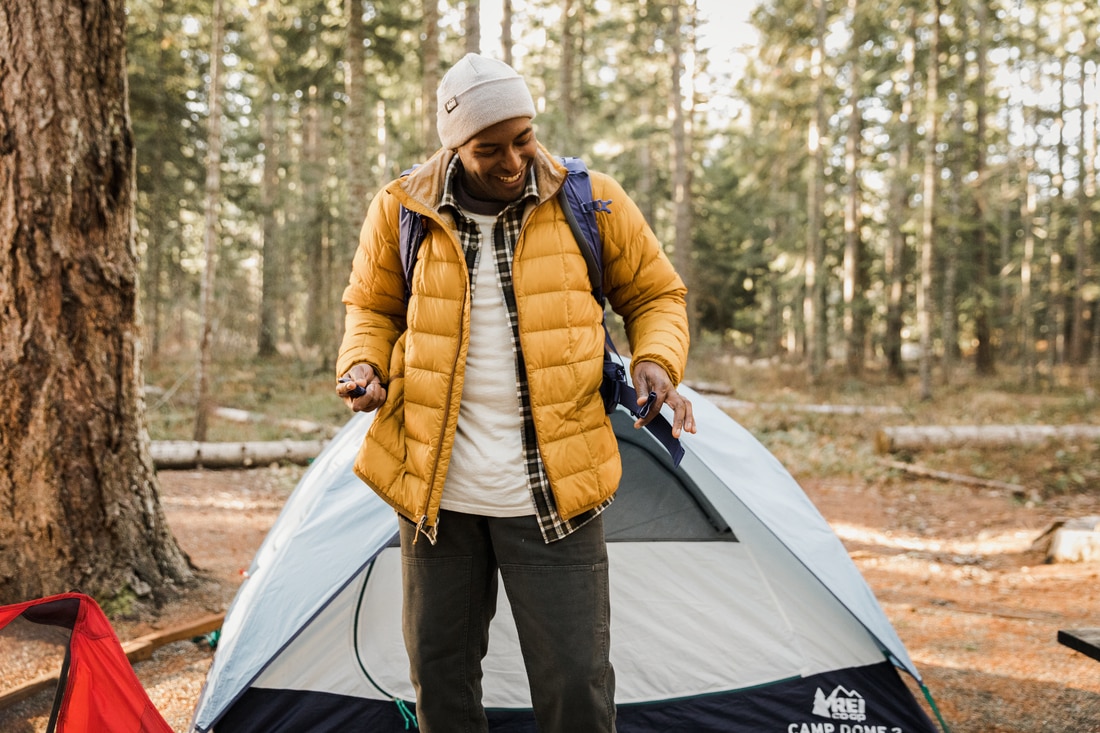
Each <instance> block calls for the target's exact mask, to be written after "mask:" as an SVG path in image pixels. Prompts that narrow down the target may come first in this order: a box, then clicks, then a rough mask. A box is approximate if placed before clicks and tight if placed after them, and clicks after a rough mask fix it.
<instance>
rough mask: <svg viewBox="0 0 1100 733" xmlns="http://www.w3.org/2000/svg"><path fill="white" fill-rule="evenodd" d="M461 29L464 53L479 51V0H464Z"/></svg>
mask: <svg viewBox="0 0 1100 733" xmlns="http://www.w3.org/2000/svg"><path fill="white" fill-rule="evenodd" d="M463 31H464V32H463V36H464V40H465V42H466V53H481V0H466V19H465V21H464V23H463Z"/></svg>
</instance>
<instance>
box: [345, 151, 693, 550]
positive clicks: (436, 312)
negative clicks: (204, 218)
mask: <svg viewBox="0 0 1100 733" xmlns="http://www.w3.org/2000/svg"><path fill="white" fill-rule="evenodd" d="M453 155H454V153H453V152H452V151H448V150H441V151H439V152H438V153H436V154H435V155H434V156H433V157H432V158H431V159H430V160H429V161H428V162H426V163H425V164H424V165H422V166H420V167H418V168H417V169H416V170H415V171H413V173H412V174H410V175H409V176H406V177H405V178H402V179H399V180H397V181H394V182H392V183H390V184H389V185H388V186H387V187H386V188H385V189H384V190H383V191H382V192H380V193H379V195H378V196H376V197H375V199H374V201H373V202H372V203H371V206H370V210H369V212H368V214H367V219H366V221H365V223H364V225H363V230H362V233H361V235H360V240H359V249H358V251H357V252H356V255H355V259H354V263H353V265H352V273H351V278H350V282H349V284H348V287H347V289H346V290H345V291H344V303H345V305H346V306H347V317H346V323H345V332H344V339H343V343H342V345H341V347H340V355H339V358H338V361H337V364H336V371H337V375H343V374H345V373H346V372H347V371H348V369H350V368H351V367H352V366H353V365H355V364H358V363H367V364H370V365H371V366H372V367H373V368H374V370H375V372H376V373H377V374H378V375H379V378H380V379H381V381H382V383H383V384H385V385H386V386H387V389H388V393H387V397H386V402H385V404H383V405H382V407H381V408H380V409H379V410H378V414H377V415H376V416H375V420H374V422H373V424H372V425H371V428H370V430H369V432H368V433H367V436H366V439H365V440H364V442H363V445H362V447H361V449H360V451H359V455H358V457H357V459H356V462H355V471H356V473H357V474H358V475H359V477H360V478H362V479H363V481H365V482H366V483H367V484H368V485H369V486H370V487H371V488H372V489H374V490H375V491H376V492H377V493H378V494H379V495H380V496H381V497H382V498H383V499H385V500H386V501H387V502H389V503H390V504H391V505H392V506H393V507H394V508H395V509H396V510H397V511H398V512H400V513H401V514H402V515H404V516H405V517H406V518H408V519H410V520H412V521H413V522H416V523H418V524H420V525H421V527H422V528H423V529H424V530H425V531H426V532H428V534H429V536H434V528H435V526H436V519H437V517H438V513H439V501H440V496H441V494H442V491H443V484H444V479H445V478H446V475H447V466H448V463H449V460H450V455H451V446H452V445H453V443H454V438H455V427H456V425H457V423H458V406H459V400H460V398H461V395H462V384H463V378H464V375H465V361H466V352H467V348H468V343H469V326H470V284H469V283H470V280H469V276H468V273H467V269H466V264H465V260H464V258H463V253H462V247H461V244H460V243H459V241H458V238H457V235H456V234H455V233H454V231H453V227H452V224H453V217H452V216H451V214H450V212H449V210H448V211H446V212H444V213H440V212H438V211H437V210H436V207H437V206H438V202H439V199H440V196H441V195H442V190H443V183H444V177H445V175H446V171H447V167H448V164H449V163H450V161H451V157H452V156H453ZM534 165H535V169H536V180H537V181H538V187H539V201H538V203H537V204H534V205H529V206H528V207H527V210H526V211H525V212H524V220H523V228H522V231H521V233H520V235H519V239H518V240H517V242H516V247H515V254H514V260H513V271H512V274H513V281H514V288H515V295H516V304H517V309H518V314H519V330H520V343H521V347H522V349H523V356H524V360H525V363H526V367H527V377H528V382H529V386H530V395H531V407H532V414H533V416H534V422H535V430H536V433H537V436H538V444H539V448H540V453H541V455H542V459H543V463H544V465H545V467H546V472H547V475H548V477H549V479H550V484H551V487H552V489H553V493H554V498H555V500H556V502H557V509H558V513H559V514H560V515H561V516H562V517H563V518H565V519H569V518H571V517H575V516H577V515H579V514H581V513H583V512H585V511H586V510H588V509H591V508H593V507H595V506H597V505H598V504H600V503H601V502H603V501H604V500H605V499H607V498H608V497H609V496H611V495H612V494H613V493H614V492H615V489H616V488H617V487H618V484H619V479H620V477H621V474H622V466H621V464H620V461H619V454H618V446H617V442H616V439H615V435H614V433H613V431H612V428H611V423H610V420H609V419H608V417H607V415H606V414H604V410H603V403H602V401H601V399H600V395H599V385H600V380H601V378H602V374H603V371H602V365H603V343H604V332H603V327H602V325H601V322H602V321H601V319H602V313H601V311H600V308H599V306H598V305H597V303H596V301H595V299H594V298H593V297H592V291H591V289H590V284H589V280H588V274H587V269H586V267H585V261H584V257H583V255H582V254H581V251H580V249H579V248H578V244H577V242H576V240H575V239H574V238H573V235H572V233H571V231H570V229H569V225H568V223H567V222H566V219H565V216H564V214H563V212H562V210H561V208H560V206H559V205H558V203H557V199H556V194H557V191H558V189H559V188H560V187H561V185H562V183H563V181H564V179H565V175H566V172H565V169H564V168H563V167H562V166H561V165H560V164H559V163H558V162H557V161H556V160H554V159H553V158H551V157H550V156H549V155H548V154H547V153H546V151H545V150H543V149H541V148H540V150H539V155H538V157H537V158H536V160H535V163H534ZM591 179H592V188H593V193H594V196H595V198H597V199H604V200H611V202H612V204H611V206H610V208H611V212H612V213H610V214H602V213H601V214H597V220H598V222H599V226H600V233H601V235H602V237H603V243H604V257H603V263H604V275H603V279H604V292H605V294H606V295H607V298H608V301H609V302H610V303H611V306H612V308H613V309H614V310H615V312H616V313H618V314H620V315H621V316H622V317H623V320H624V323H625V325H626V331H627V336H628V338H629V339H630V344H631V351H632V358H633V359H634V360H635V361H652V362H656V363H657V364H660V365H661V366H662V367H664V369H665V370H666V371H667V372H668V374H669V376H670V378H671V379H672V381H673V383H674V384H679V382H680V380H681V379H682V377H683V370H684V367H685V363H686V360H687V350H688V325H687V317H686V309H685V304H684V296H685V294H686V288H685V287H684V284H683V282H682V281H681V280H680V278H679V276H678V275H677V274H676V272H675V271H674V270H673V268H672V265H671V263H670V262H669V261H668V259H667V258H666V257H665V255H664V253H663V252H662V251H661V248H660V245H659V243H658V242H657V240H656V238H655V236H654V235H653V233H652V231H651V230H650V228H649V226H648V225H647V224H646V222H645V220H644V218H643V216H642V214H641V212H640V211H639V210H638V208H637V206H636V205H635V204H634V202H633V201H631V200H630V198H629V197H628V196H627V195H626V193H625V192H624V191H623V190H622V188H621V187H620V186H619V185H618V184H617V183H616V182H615V181H613V180H612V179H611V178H609V177H607V176H605V175H601V174H599V173H595V172H593V173H591ZM401 205H404V206H405V207H407V208H408V209H410V210H413V211H416V212H419V213H420V214H423V215H424V216H425V217H427V221H426V225H427V235H426V237H425V239H424V241H423V243H422V244H421V246H420V250H419V254H418V259H417V263H416V268H415V270H414V273H413V287H412V297H411V298H410V300H409V302H408V307H407V309H406V305H405V303H404V297H403V294H404V282H405V281H404V277H403V275H402V273H401V261H400V253H399V249H398V217H399V209H400V206H401ZM500 347H501V348H502V349H507V348H510V346H509V344H501V345H500Z"/></svg>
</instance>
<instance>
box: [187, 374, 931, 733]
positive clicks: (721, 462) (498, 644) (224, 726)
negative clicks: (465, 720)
mask: <svg viewBox="0 0 1100 733" xmlns="http://www.w3.org/2000/svg"><path fill="white" fill-rule="evenodd" d="M681 391H682V392H683V393H684V394H685V395H686V396H687V397H688V398H689V399H691V400H692V405H693V408H694V412H695V417H696V420H697V422H698V424H699V426H700V432H699V434H698V435H685V436H684V437H683V445H684V448H685V451H686V454H685V456H684V458H683V460H682V462H681V463H680V466H679V467H674V466H673V464H672V461H671V460H669V457H668V454H667V453H666V452H665V451H664V448H662V447H661V446H660V444H659V443H657V441H656V440H655V439H653V438H652V437H651V436H650V435H649V433H648V432H647V431H638V430H634V428H633V426H632V420H631V418H630V417H629V415H627V414H626V412H625V411H622V410H621V409H620V411H619V412H616V413H614V414H613V415H612V422H613V424H614V426H615V431H616V434H617V435H618V437H619V442H620V451H621V454H622V462H623V480H622V483H621V485H620V489H619V492H618V495H617V498H616V501H615V502H614V504H612V506H611V507H610V508H609V509H608V510H607V512H606V513H605V531H606V534H607V540H608V554H609V562H610V581H611V603H612V627H611V629H612V649H611V657H612V662H613V664H614V666H615V673H616V703H617V705H618V720H617V726H618V730H619V731H620V732H621V733H632V732H635V731H638V732H641V731H658V730H661V731H665V730H691V731H715V732H717V731H722V732H723V733H728V732H729V731H760V730H781V731H790V732H793V733H804V732H809V731H832V733H871V732H874V733H878V732H879V731H889V732H890V733H898V732H900V733H933V732H934V731H935V726H934V725H933V723H932V722H931V720H930V719H929V718H928V716H927V715H926V714H925V712H924V709H923V708H922V707H921V705H920V704H919V703H918V702H917V700H916V698H914V697H913V695H912V694H911V693H910V691H909V688H908V687H907V686H906V685H905V683H904V682H903V680H902V678H901V676H900V675H899V670H900V671H901V672H903V673H907V674H909V675H911V676H912V677H913V678H914V679H915V680H916V681H917V682H918V683H919V682H920V680H921V678H920V674H919V672H918V670H917V669H916V667H915V666H914V665H913V662H912V660H911V659H910V658H909V655H908V652H907V651H906V649H905V647H904V645H903V644H902V642H901V640H900V639H899V638H898V636H897V634H896V632H895V631H894V629H893V627H892V625H891V624H890V622H889V620H888V619H887V618H886V616H885V614H884V613H883V611H882V609H881V607H880V606H879V604H878V602H877V601H876V600H875V597H874V595H873V593H872V592H871V590H870V588H869V587H868V586H867V584H866V582H865V581H864V579H863V577H862V576H861V575H860V573H859V571H858V569H857V568H856V567H855V565H854V564H853V563H852V561H851V560H850V558H849V556H848V554H847V551H846V550H845V549H844V546H843V545H842V544H841V542H840V540H839V539H838V538H837V537H836V535H835V534H834V533H833V531H832V530H831V528H830V527H829V525H828V524H827V523H826V521H825V520H824V518H823V517H822V516H821V515H820V513H819V512H818V511H817V510H816V508H815V507H814V506H813V504H812V503H811V502H810V501H809V499H808V498H807V497H806V496H805V494H804V493H803V492H802V490H801V488H800V487H799V486H798V485H797V483H796V482H795V481H794V479H793V478H792V477H791V476H790V474H789V473H788V472H787V471H786V470H785V469H784V468H783V467H782V465H781V464H780V463H779V462H778V461H777V460H776V459H775V457H774V456H772V455H771V454H770V453H769V452H768V451H767V449H765V448H764V447H763V446H762V445H761V444H760V443H759V442H758V441H756V440H755V439H754V438H753V437H752V436H751V435H750V434H749V433H748V432H747V431H746V430H744V428H742V427H741V426H740V425H738V424H737V423H736V422H735V421H734V420H732V419H731V418H730V417H729V416H728V415H726V414H725V413H724V412H722V411H721V410H720V409H718V408H717V407H716V406H715V405H714V404H712V403H710V402H708V401H707V400H706V399H705V397H703V396H702V395H699V394H698V393H695V392H693V391H692V390H690V389H689V388H687V387H682V388H681ZM370 421H371V415H366V414H360V415H356V416H355V417H354V418H353V419H352V420H351V421H350V422H349V423H348V424H347V426H345V428H343V429H342V431H341V432H340V433H339V434H338V435H337V436H336V437H335V438H334V439H333V440H332V441H331V442H330V444H329V445H328V446H326V448H325V450H324V451H323V452H322V454H321V455H320V456H319V457H318V459H317V460H316V461H315V462H314V464H313V465H312V466H311V467H310V469H309V470H308V471H307V472H306V474H305V475H304V476H303V477H302V479H301V481H300V483H299V485H298V487H297V488H296V489H295V491H294V493H293V494H292V495H291V497H290V498H289V499H288V501H287V504H286V506H285V507H284V509H283V511H282V513H281V515H280V516H279V518H278V520H277V521H276V523H275V525H274V526H273V527H272V529H271V531H270V533H269V534H268V536H267V538H266V539H265V541H264V543H263V545H262V546H261V548H260V550H259V551H258V553H257V555H256V557H255V559H254V561H253V563H252V567H251V569H250V571H249V579H248V580H247V581H245V583H244V585H243V586H242V587H241V589H240V591H239V592H238V595H237V597H236V599H235V600H234V602H233V605H232V607H231V608H230V610H229V613H228V614H227V616H226V620H225V624H224V626H223V629H222V636H221V639H220V642H219V648H218V650H217V653H216V654H215V658H214V662H213V665H212V666H211V669H210V672H209V674H208V677H207V681H206V684H205V686H204V689H203V693H202V695H201V698H200V701H199V704H198V706H197V707H196V710H195V714H194V718H193V721H192V730H193V731H197V732H199V733H206V732H207V731H211V730H213V731H216V732H217V733H251V732H253V731H256V732H258V731H265V733H279V732H283V733H289V732H291V731H306V730H308V731H321V732H323V731H330V730H331V731H336V730H345V729H347V727H348V726H352V725H354V729H355V730H367V731H403V730H406V729H407V726H411V725H412V723H413V721H414V715H415V699H414V692H413V689H412V686H411V684H410V682H409V680H408V660H407V657H406V654H405V649H404V644H403V641H402V637H401V616H400V614H401V608H400V606H401V590H400V550H399V548H398V547H397V544H396V533H397V521H398V520H397V519H396V517H395V515H394V513H393V511H392V509H390V508H389V507H388V506H387V505H386V504H385V503H384V502H382V501H381V500H380V499H378V498H377V497H376V496H375V495H374V494H373V492H371V491H370V490H369V489H368V488H367V487H366V486H365V485H363V483H362V482H361V481H360V480H359V479H358V478H357V477H356V476H355V475H354V473H353V472H352V462H353V460H354V458H355V454H356V451H357V449H358V446H359V443H360V442H361V440H362V437H363V435H364V434H365V432H366V430H367V428H368V427H369V424H370ZM484 670H485V679H484V702H485V705H486V708H487V711H488V714H489V720H490V727H491V729H492V730H500V731H503V730H507V731H534V730H535V726H534V718H533V715H532V713H531V711H530V698H529V694H528V690H527V680H526V674H525V672H524V668H523V663H522V660H521V658H520V654H519V644H518V641H517V639H516V636H515V627H514V624H513V622H512V620H511V614H510V611H509V609H508V605H507V601H506V599H505V598H504V594H501V599H500V604H499V607H498V611H497V615H496V617H495V618H494V620H493V624H492V628H491V630H490V643H489V652H488V655H487V657H486V659H485V662H484ZM922 687H923V685H922Z"/></svg>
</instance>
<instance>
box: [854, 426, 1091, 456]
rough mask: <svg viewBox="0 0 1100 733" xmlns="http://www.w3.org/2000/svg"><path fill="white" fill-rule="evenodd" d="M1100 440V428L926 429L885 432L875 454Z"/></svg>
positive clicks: (880, 434)
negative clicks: (967, 446)
mask: <svg viewBox="0 0 1100 733" xmlns="http://www.w3.org/2000/svg"><path fill="white" fill-rule="evenodd" d="M1051 440H1056V441H1079V440H1086V441H1087V440H1100V425H926V426H913V425H907V426H897V427H888V428H883V429H881V430H879V431H878V434H877V435H876V436H875V452H877V453H893V452H895V451H899V450H921V449H926V448H939V447H944V446H957V445H963V444H966V445H973V446H986V447H994V446H1025V445H1042V444H1043V443H1046V442H1047V441H1051Z"/></svg>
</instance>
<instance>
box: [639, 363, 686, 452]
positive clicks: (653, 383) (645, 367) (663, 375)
mask: <svg viewBox="0 0 1100 733" xmlns="http://www.w3.org/2000/svg"><path fill="white" fill-rule="evenodd" d="M631 372H632V376H633V377H634V389H635V390H636V391H637V392H638V407H641V406H642V405H644V404H645V403H646V401H647V400H648V399H649V393H650V392H653V393H654V394H656V395H657V399H656V400H654V402H653V404H652V405H651V406H650V408H649V412H648V413H647V414H646V416H645V417H643V418H639V419H638V420H636V421H635V422H634V427H635V428H641V427H645V426H646V425H647V424H649V422H650V421H651V420H653V418H655V417H657V415H658V414H660V412H661V406H662V405H665V404H667V405H668V406H669V407H671V408H672V412H673V417H672V437H674V438H679V437H680V434H681V433H682V432H683V431H685V430H686V431H687V432H689V433H694V432H695V418H694V417H693V416H692V414H691V401H690V400H688V399H686V398H685V397H684V396H683V395H681V394H680V393H679V392H677V391H676V387H675V386H673V384H672V380H671V379H669V376H668V373H667V372H665V370H664V369H663V368H662V367H661V366H660V365H659V364H655V363H654V362H652V361H639V362H634V363H633V364H632V365H631Z"/></svg>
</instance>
